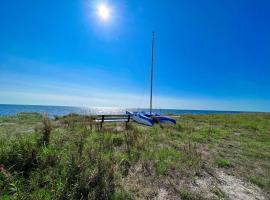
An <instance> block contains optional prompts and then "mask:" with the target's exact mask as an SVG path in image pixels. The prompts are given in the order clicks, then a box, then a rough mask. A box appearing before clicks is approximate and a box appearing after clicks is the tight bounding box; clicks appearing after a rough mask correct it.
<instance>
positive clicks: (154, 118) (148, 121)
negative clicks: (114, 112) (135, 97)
mask: <svg viewBox="0 0 270 200" xmlns="http://www.w3.org/2000/svg"><path fill="white" fill-rule="evenodd" d="M154 39H155V38H154V32H152V63H151V77H150V85H151V86H150V110H149V113H145V112H130V111H126V114H128V115H130V116H131V118H132V119H133V120H134V121H135V122H138V123H140V124H144V125H147V126H153V125H154V124H155V123H161V124H176V121H175V119H172V118H170V117H167V116H164V115H159V114H156V113H153V112H152V99H153V74H154Z"/></svg>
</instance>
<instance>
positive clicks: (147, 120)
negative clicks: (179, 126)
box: [126, 111, 176, 126]
mask: <svg viewBox="0 0 270 200" xmlns="http://www.w3.org/2000/svg"><path fill="white" fill-rule="evenodd" d="M126 113H127V114H129V115H131V118H132V119H133V120H134V121H136V122H138V123H140V124H144V125H147V126H153V125H154V124H155V123H161V124H172V125H174V124H176V120H175V119H173V118H170V117H167V116H162V115H158V114H153V113H152V114H149V113H143V112H129V111H127V112H126Z"/></svg>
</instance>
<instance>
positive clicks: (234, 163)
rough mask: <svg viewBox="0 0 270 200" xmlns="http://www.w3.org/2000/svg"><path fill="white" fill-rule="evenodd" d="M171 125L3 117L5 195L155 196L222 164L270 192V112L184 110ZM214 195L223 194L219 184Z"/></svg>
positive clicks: (179, 193) (182, 190) (177, 190)
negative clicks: (191, 112)
mask: <svg viewBox="0 0 270 200" xmlns="http://www.w3.org/2000/svg"><path fill="white" fill-rule="evenodd" d="M176 119H177V125H176V126H174V127H160V126H158V125H157V126H154V127H152V128H149V127H145V126H141V125H137V124H134V123H130V124H129V125H128V126H127V127H125V126H124V124H121V123H120V124H118V123H112V124H106V125H105V126H104V127H103V129H102V130H99V128H98V127H99V126H98V125H96V124H95V123H94V122H93V121H92V117H87V116H78V115H69V116H64V117H57V118H55V119H48V117H46V116H41V115H39V114H36V113H30V114H26V113H22V114H18V115H17V116H13V117H0V165H1V166H0V199H152V198H155V197H157V196H158V195H159V190H160V188H166V189H167V190H168V191H170V195H173V196H174V197H175V198H177V197H178V198H179V199H204V198H206V197H204V196H203V195H201V194H199V193H196V192H194V191H192V190H190V188H189V186H188V184H186V182H188V181H190V180H193V179H194V177H200V176H202V174H203V172H204V171H207V172H208V173H211V171H214V170H215V169H219V168H221V169H222V170H225V171H228V172H229V173H230V174H232V175H234V176H236V177H239V178H241V179H242V180H244V181H246V182H250V183H252V184H255V185H257V186H258V187H260V188H261V189H262V191H263V192H264V193H265V194H269V192H270V170H269V169H270V114H258V113H255V114H233V115H232V114H217V115H184V116H180V117H176ZM209 192H211V193H213V195H216V197H217V198H218V196H222V197H224V198H225V197H226V194H224V192H223V191H222V190H221V189H220V188H218V187H216V188H214V189H213V188H209Z"/></svg>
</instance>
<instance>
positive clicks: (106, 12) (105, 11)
mask: <svg viewBox="0 0 270 200" xmlns="http://www.w3.org/2000/svg"><path fill="white" fill-rule="evenodd" d="M97 13H98V16H99V17H100V18H101V19H102V20H104V21H107V20H109V18H110V15H111V11H110V8H109V7H108V6H107V5H105V4H101V5H99V6H98V7H97Z"/></svg>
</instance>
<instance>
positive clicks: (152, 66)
mask: <svg viewBox="0 0 270 200" xmlns="http://www.w3.org/2000/svg"><path fill="white" fill-rule="evenodd" d="M154 34H155V33H154V31H153V32H152V63H151V89H150V115H151V114H152V96H153V73H154V39H155V38H154Z"/></svg>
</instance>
